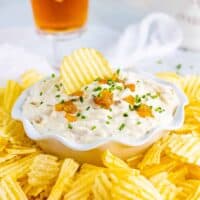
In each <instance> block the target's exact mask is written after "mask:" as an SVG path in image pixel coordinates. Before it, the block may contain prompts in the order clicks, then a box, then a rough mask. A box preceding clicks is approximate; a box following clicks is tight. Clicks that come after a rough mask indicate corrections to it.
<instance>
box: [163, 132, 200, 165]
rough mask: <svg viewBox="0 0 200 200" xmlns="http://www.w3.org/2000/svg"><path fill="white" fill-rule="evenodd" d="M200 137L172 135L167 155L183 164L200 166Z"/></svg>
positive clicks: (169, 139)
mask: <svg viewBox="0 0 200 200" xmlns="http://www.w3.org/2000/svg"><path fill="white" fill-rule="evenodd" d="M199 148H200V137H198V136H196V135H194V134H182V135H178V134H171V135H170V136H169V138H168V145H167V149H166V150H165V152H166V154H168V155H169V156H171V157H174V158H175V159H177V160H181V161H182V162H187V163H192V164H196V165H200V151H199Z"/></svg>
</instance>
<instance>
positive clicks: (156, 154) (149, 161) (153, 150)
mask: <svg viewBox="0 0 200 200" xmlns="http://www.w3.org/2000/svg"><path fill="white" fill-rule="evenodd" d="M163 148H164V146H162V145H161V144H160V142H157V143H155V144H153V145H152V146H151V147H150V148H149V149H148V151H147V152H146V153H145V155H144V158H143V159H142V161H141V162H140V163H139V164H138V167H139V168H140V169H144V168H145V167H146V166H151V165H153V164H159V163H160V157H161V153H162V151H163Z"/></svg>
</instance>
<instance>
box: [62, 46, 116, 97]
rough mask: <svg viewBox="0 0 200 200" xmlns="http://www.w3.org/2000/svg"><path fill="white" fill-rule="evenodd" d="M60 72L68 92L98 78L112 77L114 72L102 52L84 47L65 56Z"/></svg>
mask: <svg viewBox="0 0 200 200" xmlns="http://www.w3.org/2000/svg"><path fill="white" fill-rule="evenodd" d="M60 74H61V80H62V82H63V85H64V88H65V91H66V93H67V94H72V93H74V92H77V91H79V90H80V89H81V88H82V87H83V86H84V85H87V84H89V83H91V82H92V81H94V80H95V79H97V78H101V79H106V78H111V77H112V75H113V72H112V69H111V66H110V65H109V63H108V61H107V60H106V59H105V58H104V57H103V56H102V55H101V53H99V52H98V51H97V50H95V49H91V48H82V49H78V50H76V51H74V52H73V53H72V54H71V55H69V56H66V57H64V59H63V63H62V65H61V68H60Z"/></svg>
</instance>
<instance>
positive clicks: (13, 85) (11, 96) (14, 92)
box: [3, 80, 22, 113]
mask: <svg viewBox="0 0 200 200" xmlns="http://www.w3.org/2000/svg"><path fill="white" fill-rule="evenodd" d="M21 92H22V87H21V86H20V85H19V84H18V83H17V82H15V81H11V80H10V81H8V82H7V85H6V88H5V93H4V100H3V107H4V109H5V110H6V111H7V112H9V113H10V112H11V109H12V107H13V104H14V103H15V100H16V99H17V97H18V96H19V95H20V94H21Z"/></svg>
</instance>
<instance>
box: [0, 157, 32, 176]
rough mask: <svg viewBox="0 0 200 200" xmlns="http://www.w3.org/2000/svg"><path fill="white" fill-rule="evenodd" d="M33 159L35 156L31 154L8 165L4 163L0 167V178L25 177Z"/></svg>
mask: <svg viewBox="0 0 200 200" xmlns="http://www.w3.org/2000/svg"><path fill="white" fill-rule="evenodd" d="M34 157H35V154H32V155H28V156H26V157H23V158H21V159H18V160H15V161H14V162H11V163H10V162H8V164H7V163H5V164H4V165H2V166H1V165H0V177H4V176H6V175H8V174H9V175H10V176H13V177H15V178H21V177H23V176H25V175H26V174H27V173H28V171H29V167H30V165H31V163H32V161H33V158H34Z"/></svg>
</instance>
